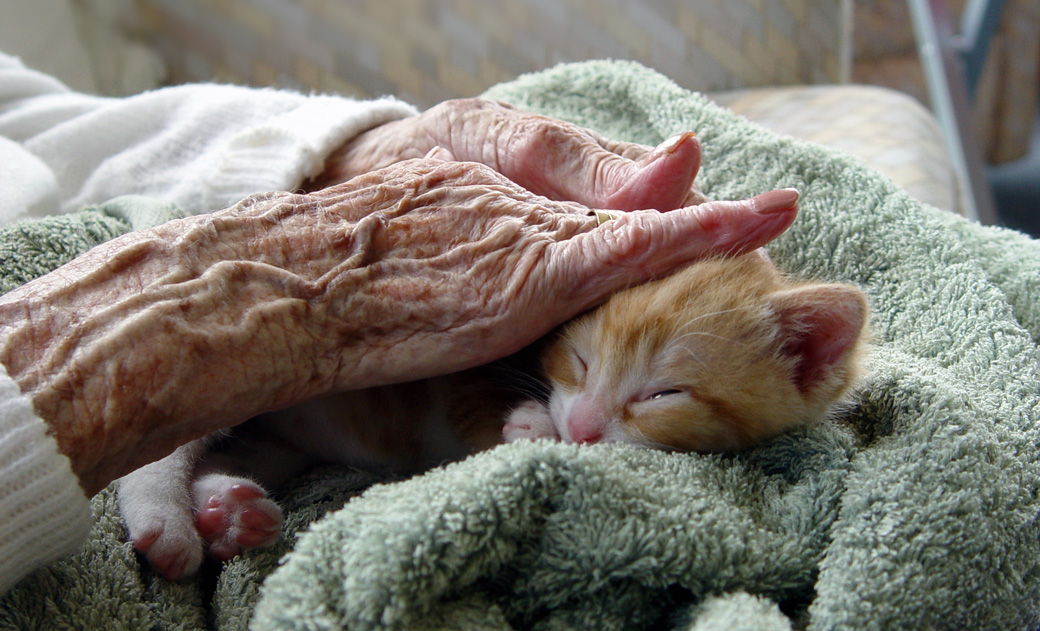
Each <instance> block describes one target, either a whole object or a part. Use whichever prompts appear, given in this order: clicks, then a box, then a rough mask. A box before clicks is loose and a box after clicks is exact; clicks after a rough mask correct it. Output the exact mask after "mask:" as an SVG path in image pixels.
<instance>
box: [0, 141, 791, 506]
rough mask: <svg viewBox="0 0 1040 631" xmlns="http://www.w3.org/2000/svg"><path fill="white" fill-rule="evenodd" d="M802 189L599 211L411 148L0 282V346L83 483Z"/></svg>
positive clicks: (650, 266) (450, 350) (433, 364)
mask: <svg viewBox="0 0 1040 631" xmlns="http://www.w3.org/2000/svg"><path fill="white" fill-rule="evenodd" d="M795 199H796V195H794V194H793V193H791V192H774V193H771V194H767V195H765V196H759V198H756V199H755V200H754V201H751V202H743V203H742V202H711V203H707V204H704V205H701V206H698V207H693V208H690V209H683V210H679V211H675V212H672V213H666V214H660V213H656V212H653V211H640V212H635V213H631V214H628V215H625V216H623V217H621V218H620V219H617V220H615V221H612V222H608V223H607V224H605V225H603V226H599V227H597V221H596V220H595V218H593V217H589V216H588V215H587V212H586V211H587V209H586V208H584V207H582V206H579V205H577V204H573V203H567V202H558V203H554V202H550V201H548V200H546V199H545V198H542V197H538V196H535V195H533V194H531V193H529V192H528V191H526V190H524V189H522V188H520V187H518V186H516V185H515V184H513V183H512V182H510V181H509V180H507V179H505V178H503V177H502V176H500V175H497V174H495V173H494V172H493V171H491V170H490V169H488V168H485V167H481V166H479V165H474V164H471V163H456V162H442V161H439V160H413V161H408V162H403V163H397V164H395V165H393V166H391V167H387V168H386V169H383V170H380V171H378V172H375V173H372V174H370V175H366V176H362V177H359V178H356V179H354V180H351V181H350V182H348V183H346V184H344V185H342V186H339V187H335V188H332V189H327V190H323V191H320V192H317V193H314V194H311V195H306V196H299V195H289V194H270V195H262V196H259V197H256V198H252V199H250V200H246V201H245V202H243V203H242V204H240V205H238V206H236V207H235V208H232V209H229V210H227V211H222V212H219V213H213V214H209V215H204V216H198V217H190V218H188V219H185V220H181V221H178V222H171V223H168V224H165V225H163V226H159V227H157V228H155V229H153V230H151V231H146V232H138V233H132V234H130V235H126V236H124V237H122V238H119V239H116V240H113V241H111V242H109V243H107V244H103V245H102V246H99V247H98V248H95V249H94V250H92V251H90V252H88V253H87V254H86V255H84V256H83V257H80V258H78V259H76V260H75V261H73V262H72V263H70V264H69V265H67V266H64V267H62V268H60V269H59V270H57V271H56V272H54V273H52V274H50V275H48V276H45V277H43V278H41V279H39V280H37V281H34V282H32V283H29V284H27V285H25V286H23V287H22V288H19V289H18V290H15V291H13V292H11V293H9V294H7V295H6V296H4V297H3V298H2V299H0V340H2V346H0V362H2V363H3V364H4V365H5V366H6V367H7V369H8V373H9V374H10V375H11V377H12V378H13V379H14V381H15V382H16V383H17V384H18V385H19V387H20V388H21V390H22V392H23V393H25V394H26V395H27V396H28V397H29V398H30V399H31V400H32V403H33V405H34V407H35V409H36V411H37V413H38V414H39V416H40V417H41V418H43V419H44V421H46V422H47V423H48V425H49V427H50V433H51V435H52V436H54V437H55V439H56V441H57V443H58V445H59V448H60V450H61V451H62V452H63V453H64V454H65V455H67V456H68V457H69V459H70V461H71V462H72V469H73V471H74V472H75V473H76V475H77V476H79V478H80V480H81V483H82V485H83V487H84V489H85V490H86V491H87V492H88V493H93V492H96V491H97V490H99V489H100V488H102V487H103V486H104V485H105V484H107V483H108V482H109V481H111V480H112V479H114V478H116V477H118V476H120V475H122V474H124V473H126V472H128V471H129V470H131V469H133V468H134V467H136V466H139V465H141V464H144V463H145V462H148V461H151V460H155V459H157V458H159V457H162V456H163V455H165V454H167V453H169V452H170V451H171V450H172V449H173V448H175V447H176V446H177V445H179V444H181V443H183V442H186V441H187V440H189V439H191V438H194V437H197V436H200V435H203V434H206V433H209V432H212V431H214V430H216V429H218V428H220V427H227V426H230V425H234V424H236V423H238V422H241V421H242V420H245V419H246V418H248V417H250V416H253V415H255V414H257V413H259V412H262V411H265V410H269V409H276V408H281V407H286V406H288V405H291V404H293V403H297V402H300V401H303V400H306V399H308V398H312V397H314V396H318V395H320V394H324V393H327V392H330V391H334V390H339V389H349V388H360V387H367V386H372V385H378V384H382V383H390V382H394V381H404V380H410V379H416V378H421V377H426V376H429V375H432V374H436V373H443V372H449V371H453V370H459V369H463V368H467V367H470V366H474V365H477V364H480V363H483V362H486V361H491V360H493V359H495V358H497V357H501V356H504V355H506V354H508V353H510V352H513V351H515V350H517V349H519V348H520V347H522V346H523V345H525V344H527V343H529V342H531V341H533V340H534V339H536V338H537V337H539V336H540V335H542V334H544V333H546V332H547V331H548V330H550V329H551V328H552V327H553V326H555V325H556V324H559V323H560V322H562V321H563V320H565V319H567V318H569V317H571V316H573V315H575V314H577V313H579V312H581V311H583V310H585V309H587V308H589V307H591V306H593V305H594V304H596V303H598V302H599V301H601V300H603V299H604V298H605V297H606V296H607V295H609V293H611V292H612V291H614V290H616V289H618V288H620V287H623V286H626V285H629V284H634V283H638V282H642V281H645V280H648V279H649V278H651V277H654V276H658V275H661V274H664V273H666V272H667V271H669V270H671V269H673V268H675V267H676V266H678V265H680V264H681V263H683V262H685V261H687V260H690V259H692V258H695V257H697V256H702V255H704V254H708V253H711V252H738V251H746V250H748V249H753V248H755V247H758V246H760V245H762V244H763V243H765V242H767V241H768V240H770V239H771V238H772V237H774V236H775V235H776V234H778V233H779V232H780V231H782V230H783V229H784V228H786V227H787V225H789V224H790V222H791V221H792V220H793V217H794V213H795V208H794V206H795Z"/></svg>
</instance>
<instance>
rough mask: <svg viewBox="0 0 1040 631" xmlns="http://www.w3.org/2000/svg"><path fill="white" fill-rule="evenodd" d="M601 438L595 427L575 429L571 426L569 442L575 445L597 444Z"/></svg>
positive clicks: (600, 432) (601, 435)
mask: <svg viewBox="0 0 1040 631" xmlns="http://www.w3.org/2000/svg"><path fill="white" fill-rule="evenodd" d="M602 438H603V432H602V431H601V430H599V429H597V428H595V427H587V426H586V427H582V426H580V425H579V426H578V427H575V426H574V424H573V423H572V424H571V440H572V441H574V442H576V443H598V442H599V441H600V440H601V439H602Z"/></svg>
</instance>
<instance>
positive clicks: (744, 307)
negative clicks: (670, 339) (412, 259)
mask: <svg viewBox="0 0 1040 631" xmlns="http://www.w3.org/2000/svg"><path fill="white" fill-rule="evenodd" d="M754 308H755V307H754V306H752V305H742V306H740V307H733V308H732V309H722V310H720V311H712V312H711V313H702V314H701V315H699V316H697V317H696V318H693V319H691V320H687V321H686V322H684V323H683V328H684V329H685V328H687V327H690V326H692V325H693V324H694V323H696V322H698V321H699V320H703V319H704V318H710V317H713V316H719V315H726V314H727V313H733V312H734V311H745V310H747V309H754ZM680 330H681V329H680Z"/></svg>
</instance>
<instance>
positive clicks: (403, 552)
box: [0, 62, 1040, 631]
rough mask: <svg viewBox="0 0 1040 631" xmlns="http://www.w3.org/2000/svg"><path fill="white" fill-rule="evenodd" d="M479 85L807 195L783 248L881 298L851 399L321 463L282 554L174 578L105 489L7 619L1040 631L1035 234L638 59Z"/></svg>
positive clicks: (15, 595) (741, 188) (295, 496)
mask: <svg viewBox="0 0 1040 631" xmlns="http://www.w3.org/2000/svg"><path fill="white" fill-rule="evenodd" d="M488 96H490V97H492V98H498V99H501V100H504V101H507V102H511V103H513V104H515V105H517V106H518V107H522V108H525V109H529V110H533V111H537V112H541V113H544V114H547V115H550V116H556V117H559V118H564V119H567V120H572V121H574V122H576V123H578V124H581V125H584V126H587V127H591V128H593V129H596V130H597V131H599V132H600V133H602V134H604V135H606V136H610V137H614V138H618V139H624V140H631V141H635V142H641V143H644V144H648V145H653V144H656V143H658V142H660V141H662V140H663V139H665V138H667V137H669V136H671V135H673V134H675V133H678V132H681V131H685V130H689V129H693V130H695V131H696V132H697V133H698V136H699V137H700V139H701V142H702V144H703V146H704V166H703V168H702V170H701V174H700V175H699V178H698V179H699V181H700V183H701V185H702V186H703V188H704V190H705V192H706V193H708V194H709V195H711V196H713V197H716V198H740V197H747V196H750V195H753V194H756V193H759V192H762V191H765V190H768V189H772V188H778V187H786V186H794V187H797V188H798V189H799V190H801V192H802V203H801V205H802V212H801V215H800V218H799V220H798V221H797V222H796V224H795V225H794V226H793V227H792V228H791V230H790V231H789V232H788V233H787V234H786V235H784V236H783V237H782V238H780V239H779V240H777V241H776V242H775V243H774V244H773V245H772V246H771V247H770V253H771V255H772V256H773V258H774V260H775V261H776V262H777V264H778V265H779V266H781V267H783V268H785V269H788V270H790V271H793V272H798V273H801V274H806V275H809V276H811V277H818V278H822V279H829V280H842V281H848V282H854V283H857V284H859V285H860V286H861V287H863V288H864V289H865V290H866V291H867V293H868V294H869V296H870V300H871V304H872V308H873V311H874V315H873V327H874V331H875V343H874V345H873V346H874V348H873V354H872V359H871V370H870V374H869V376H868V378H867V380H866V383H865V385H864V388H863V391H862V394H861V395H860V397H859V399H858V400H857V401H856V402H855V403H854V404H852V405H850V406H849V407H848V409H846V410H844V411H843V412H842V413H840V414H839V415H838V416H837V418H835V419H834V420H832V421H828V422H825V423H822V424H819V425H817V426H815V427H811V428H806V429H804V430H801V431H797V432H792V433H790V434H787V435H784V436H782V437H780V438H778V439H776V440H773V441H771V442H769V443H768V444H765V445H762V446H760V447H758V448H755V449H752V450H748V451H746V452H742V453H738V454H730V455H697V454H666V453H662V452H652V451H638V450H634V449H631V448H627V447H623V446H609V445H591V446H575V445H562V444H548V443H518V444H511V445H505V446H502V447H499V448H496V449H494V450H492V451H490V452H486V453H483V454H479V455H476V456H474V457H471V458H469V459H467V460H465V461H463V462H460V463H456V464H453V465H450V466H446V467H443V468H440V469H437V470H435V471H432V472H430V473H428V474H426V475H423V476H419V477H416V478H413V479H409V480H405V481H395V482H391V483H384V484H379V485H377V486H374V487H372V488H371V489H369V490H368V491H366V492H365V493H363V494H362V495H360V496H357V497H355V495H356V494H357V493H358V492H359V490H360V489H362V488H365V487H366V486H368V485H369V484H370V483H371V482H372V481H373V478H372V477H371V476H365V475H364V474H360V473H358V472H354V471H344V470H340V469H334V468H333V469H326V470H322V471H318V472H315V473H313V474H311V475H309V476H308V477H305V478H303V479H301V480H299V481H297V483H296V484H295V485H294V486H293V488H292V489H290V490H289V491H287V492H286V493H285V494H284V496H283V497H281V499H282V500H283V505H284V506H285V508H286V515H287V521H286V528H285V531H284V533H285V535H286V537H285V542H284V543H283V544H282V545H281V546H279V547H275V548H272V549H267V550H258V551H253V552H250V553H248V554H246V555H244V556H242V557H240V558H238V559H236V560H234V561H232V562H230V563H228V564H226V565H225V566H223V568H215V567H209V568H207V569H206V571H204V573H203V574H202V575H201V576H199V577H197V578H195V579H193V580H189V581H185V582H182V583H170V582H167V581H164V580H162V579H159V578H157V577H155V576H154V575H153V574H152V573H151V572H150V571H149V570H148V569H147V568H142V567H141V566H140V564H139V562H138V560H137V558H136V557H135V555H134V553H133V552H132V548H131V546H130V545H129V544H128V543H126V542H125V541H124V538H125V535H124V534H123V532H122V527H121V526H120V525H119V522H118V516H117V513H116V512H115V506H114V501H113V499H112V496H111V494H110V493H109V492H107V491H106V492H104V493H102V494H101V495H99V496H98V497H97V498H95V500H94V509H95V514H96V515H97V516H98V522H97V525H96V527H95V530H94V534H93V536H92V539H91V541H90V542H88V544H87V546H85V547H84V549H83V551H81V552H80V553H79V554H77V555H75V556H73V557H71V558H69V559H67V560H65V561H62V562H60V563H57V564H54V565H52V566H50V567H48V568H44V569H43V570H41V571H40V572H37V573H36V574H34V575H33V576H31V577H29V578H28V579H27V580H26V581H25V582H24V583H23V584H22V585H20V586H19V587H18V588H16V589H15V590H14V591H13V592H11V593H10V594H8V596H7V597H5V598H4V599H3V600H0V629H21V628H27V627H31V626H32V624H31V622H32V621H35V622H36V623H39V622H40V621H42V620H46V621H47V622H48V624H50V626H52V627H54V628H104V629H120V628H126V629H141V628H157V629H203V628H207V625H209V626H210V627H211V628H217V629H245V628H246V626H247V625H249V626H250V627H251V628H252V629H254V631H267V630H271V629H315V630H316V629H344V628H347V629H352V630H363V629H420V630H421V629H467V630H468V629H473V630H477V629H480V630H483V629H508V628H516V629H592V628H596V629H651V628H652V629H683V630H691V631H692V630H696V631H707V630H715V629H727V630H731V629H755V630H756V631H758V630H766V631H773V630H777V631H779V630H781V629H794V628H799V629H801V628H808V629H814V630H816V629H857V630H859V629H941V628H951V629H953V628H956V629H995V630H996V629H1000V630H1002V631H1003V630H1006V629H1035V628H1036V627H1037V624H1038V623H1040V605H1038V604H1037V603H1038V599H1037V595H1038V591H1040V568H1038V567H1037V564H1038V559H1040V554H1038V553H1040V526H1038V523H1037V515H1038V514H1040V462H1038V460H1040V457H1038V455H1037V451H1038V450H1037V445H1038V444H1040V428H1038V427H1037V423H1036V420H1037V416H1038V414H1040V385H1038V384H1040V379H1038V377H1040V375H1038V372H1040V361H1038V360H1040V352H1038V349H1037V345H1036V339H1037V335H1040V313H1038V310H1037V306H1036V300H1035V296H1037V290H1038V289H1040V288H1038V287H1037V284H1038V283H1040V248H1038V245H1037V243H1036V242H1034V241H1032V240H1030V239H1028V238H1026V237H1024V236H1021V235H1019V234H1016V233H1012V232H1009V231H1005V230H1001V229H995V228H984V227H981V226H977V225H974V224H970V223H968V222H966V221H964V220H962V219H959V218H957V217H956V216H953V215H948V214H943V213H942V212H941V211H938V210H936V209H933V208H929V207H922V206H921V205H920V204H918V203H916V202H915V201H914V200H912V199H911V198H910V197H909V196H907V195H906V194H905V193H904V192H902V191H901V190H900V189H898V188H897V187H895V186H894V185H893V184H891V183H890V182H888V181H887V180H885V179H884V178H882V177H881V176H879V175H877V174H876V173H875V172H873V171H871V170H870V169H868V168H866V167H865V166H864V165H862V164H861V163H859V162H857V161H856V160H854V159H852V158H849V157H846V156H843V155H840V154H836V153H833V152H829V151H826V150H823V149H821V148H819V147H816V146H812V145H808V144H803V143H798V142H795V141H792V140H789V139H784V138H780V137H777V136H775V135H773V134H770V133H768V132H766V131H764V130H762V129H760V128H757V127H755V126H754V125H752V124H750V123H748V122H747V121H745V120H742V119H739V118H737V117H735V116H733V115H732V114H730V113H728V112H726V111H724V110H722V109H719V108H717V107H716V106H714V105H712V104H711V103H710V102H708V101H707V100H705V99H704V98H702V97H700V96H699V95H696V94H691V93H689V92H686V91H684V90H682V89H680V88H678V87H677V86H675V85H674V84H672V83H671V82H670V81H668V80H667V79H666V78H664V77H662V76H660V75H658V74H656V73H654V72H652V71H649V70H647V69H645V68H643V67H640V66H638V65H636V64H632V63H626V62H587V63H582V64H572V65H564V66H559V67H557V68H554V69H552V70H549V71H546V72H543V73H539V74H535V75H530V76H526V77H522V78H520V79H518V80H516V81H513V82H511V83H508V84H504V85H501V86H498V87H496V88H494V89H492V90H491V91H490V92H489V93H488ZM4 236H5V235H4V234H0V242H2V241H3V238H4ZM0 247H2V245H0ZM322 515H324V517H322ZM315 520H317V521H315ZM312 522H313V523H312ZM309 524H310V525H309ZM297 533H301V534H299V536H298V538H296V534H297ZM290 548H291V551H289V550H290ZM282 555H285V556H284V558H282V559H281V561H279V558H280V557H281V556H282ZM268 575H269V576H268ZM264 577H267V579H266V581H264ZM262 582H263V588H262V590H261V588H260V585H261V583H262ZM258 601H259V603H258V604H257V602H258ZM254 605H255V609H254Z"/></svg>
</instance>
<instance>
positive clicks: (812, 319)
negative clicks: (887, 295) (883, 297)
mask: <svg viewBox="0 0 1040 631" xmlns="http://www.w3.org/2000/svg"><path fill="white" fill-rule="evenodd" d="M770 304H771V305H772V307H773V310H774V313H775V314H776V315H777V317H778V318H779V321H780V328H781V333H780V335H781V336H782V337H783V339H782V340H781V349H782V352H783V353H784V354H786V355H789V356H791V357H794V358H795V359H796V360H797V368H796V373H795V383H796V385H797V386H798V389H799V390H800V391H801V392H802V394H810V393H811V392H812V391H813V390H815V389H816V388H818V387H820V386H827V387H826V388H825V390H826V391H830V390H834V392H825V391H821V392H819V394H820V395H821V396H832V395H836V394H838V392H839V391H840V390H842V389H844V388H845V387H846V386H848V385H849V381H850V380H851V377H852V376H853V375H852V371H850V370H849V369H850V368H852V367H851V366H849V360H850V359H851V358H852V357H851V356H852V351H853V350H854V349H855V348H856V344H857V343H858V342H859V339H860V337H861V336H862V334H863V329H864V327H865V325H866V321H867V299H866V296H864V295H863V292H862V291H860V290H859V289H857V288H855V287H853V286H851V285H836V284H835V285H805V286H802V287H796V288H794V289H785V290H783V291H778V292H776V293H774V294H772V295H771V296H770Z"/></svg>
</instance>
